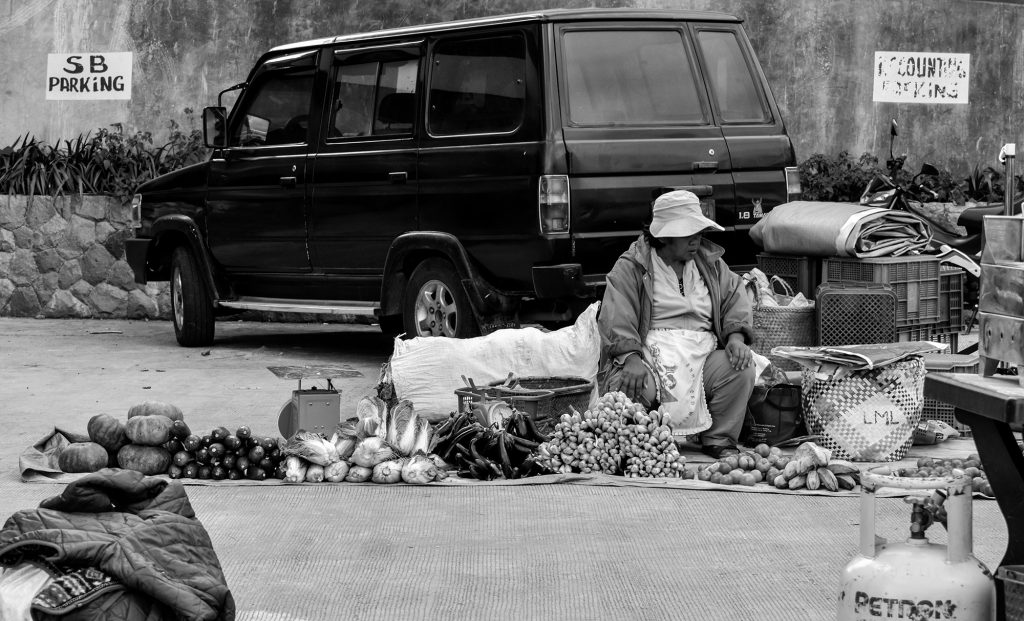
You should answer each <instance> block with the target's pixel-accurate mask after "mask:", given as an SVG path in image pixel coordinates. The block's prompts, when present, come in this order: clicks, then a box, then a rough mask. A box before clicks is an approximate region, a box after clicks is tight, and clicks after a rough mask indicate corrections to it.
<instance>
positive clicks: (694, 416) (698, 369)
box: [643, 328, 717, 436]
mask: <svg viewBox="0 0 1024 621" xmlns="http://www.w3.org/2000/svg"><path fill="white" fill-rule="evenodd" d="M716 347H717V343H716V340H715V335H714V334H712V333H710V332H700V331H695V330H683V329H672V328H661V329H659V328H655V329H652V330H651V331H650V332H648V333H647V340H646V341H645V342H644V349H643V356H644V361H645V362H647V364H648V365H650V367H651V369H652V370H653V371H654V375H655V379H656V381H657V384H658V400H659V401H660V402H661V406H660V407H659V408H658V411H659V412H661V414H662V415H663V416H666V415H667V419H668V425H669V427H670V428H671V429H672V435H673V436H691V435H694V434H697V433H700V432H701V431H704V430H705V429H707V428H708V427H710V426H711V413H710V412H708V403H707V399H706V398H705V396H704V361H705V360H706V359H707V357H708V355H709V354H710V353H711V352H713V351H715V348H716Z"/></svg>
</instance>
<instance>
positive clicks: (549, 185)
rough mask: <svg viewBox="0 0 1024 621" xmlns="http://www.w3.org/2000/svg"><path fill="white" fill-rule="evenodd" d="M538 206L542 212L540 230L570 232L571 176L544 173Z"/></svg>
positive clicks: (539, 189)
mask: <svg viewBox="0 0 1024 621" xmlns="http://www.w3.org/2000/svg"><path fill="white" fill-rule="evenodd" d="M537 189H538V192H537V207H538V210H539V212H540V232H541V233H543V234H547V233H568V232H569V177H568V176H566V175H544V176H543V177H541V178H540V184H539V186H538V188H537Z"/></svg>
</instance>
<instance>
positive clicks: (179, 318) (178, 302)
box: [171, 270, 185, 330]
mask: <svg viewBox="0 0 1024 621" xmlns="http://www.w3.org/2000/svg"><path fill="white" fill-rule="evenodd" d="M171 305H172V306H173V307H174V325H176V326H178V329H179V330H180V329H181V328H182V326H183V324H184V317H183V314H182V313H183V312H184V306H185V302H184V301H183V300H182V298H181V271H180V270H174V280H173V281H172V282H171Z"/></svg>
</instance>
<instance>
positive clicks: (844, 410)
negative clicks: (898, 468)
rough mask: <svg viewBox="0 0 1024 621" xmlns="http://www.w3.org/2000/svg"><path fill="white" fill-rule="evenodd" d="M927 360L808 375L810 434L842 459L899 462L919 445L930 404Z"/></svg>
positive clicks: (805, 407)
mask: <svg viewBox="0 0 1024 621" xmlns="http://www.w3.org/2000/svg"><path fill="white" fill-rule="evenodd" d="M924 376H925V366H924V360H923V359H922V358H921V357H920V356H913V357H910V358H905V359H903V360H898V361H896V362H894V363H892V364H887V365H885V366H882V367H878V368H875V369H868V370H862V371H852V372H851V373H849V374H848V375H844V376H842V377H839V378H835V377H830V378H828V379H819V378H818V377H817V376H816V375H815V373H814V372H813V371H811V370H810V369H804V371H803V375H802V382H801V394H802V397H803V411H804V421H805V423H806V424H807V430H808V431H809V432H810V433H812V434H815V435H818V436H819V439H818V444H820V445H821V446H823V447H825V448H827V449H830V450H831V451H832V455H833V456H834V457H836V458H839V459H850V460H853V461H899V460H901V459H903V457H904V456H905V455H906V454H907V450H908V449H909V448H910V445H911V444H913V443H914V430H915V429H917V424H918V423H919V422H921V410H922V404H923V403H924Z"/></svg>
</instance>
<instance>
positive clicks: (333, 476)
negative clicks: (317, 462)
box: [324, 461, 349, 483]
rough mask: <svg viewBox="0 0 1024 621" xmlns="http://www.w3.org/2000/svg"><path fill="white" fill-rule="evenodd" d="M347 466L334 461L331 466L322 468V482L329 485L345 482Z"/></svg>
mask: <svg viewBox="0 0 1024 621" xmlns="http://www.w3.org/2000/svg"><path fill="white" fill-rule="evenodd" d="M348 470H349V468H348V464H347V463H345V462H343V461H336V462H334V463H333V464H331V465H329V466H327V467H326V468H324V481H329V482H331V483H337V482H338V481H343V480H345V476H346V475H347V474H348Z"/></svg>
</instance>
